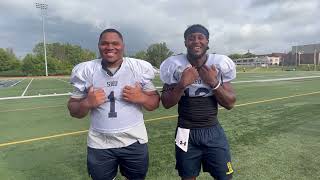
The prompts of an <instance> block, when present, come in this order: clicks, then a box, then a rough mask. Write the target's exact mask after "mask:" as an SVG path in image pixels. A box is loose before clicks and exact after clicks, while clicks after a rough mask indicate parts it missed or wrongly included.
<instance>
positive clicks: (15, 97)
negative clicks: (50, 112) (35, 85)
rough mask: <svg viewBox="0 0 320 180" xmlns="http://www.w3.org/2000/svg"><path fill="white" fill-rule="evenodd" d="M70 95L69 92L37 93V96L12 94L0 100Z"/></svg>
mask: <svg viewBox="0 0 320 180" xmlns="http://www.w3.org/2000/svg"><path fill="white" fill-rule="evenodd" d="M68 95H69V96H70V95H71V93H70V92H69V93H63V94H46V95H38V96H14V97H3V98H0V101H1V100H8V99H28V98H39V97H55V96H68Z"/></svg>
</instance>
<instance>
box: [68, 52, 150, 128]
mask: <svg viewBox="0 0 320 180" xmlns="http://www.w3.org/2000/svg"><path fill="white" fill-rule="evenodd" d="M153 78H154V69H153V67H152V66H151V64H150V63H148V62H146V61H143V60H138V59H133V58H124V60H123V63H122V65H121V67H120V68H119V70H118V71H117V72H116V73H115V74H114V75H113V76H110V75H108V74H107V72H106V71H105V70H104V69H103V68H102V65H101V59H95V60H92V61H88V62H83V63H80V64H78V65H77V66H75V67H74V69H73V71H72V75H71V80H70V81H71V84H72V85H73V86H74V87H75V92H74V94H73V95H72V96H71V97H73V98H81V97H85V96H86V94H87V90H88V89H89V87H90V86H93V88H94V89H103V90H104V92H105V94H106V98H107V102H106V103H104V104H102V105H100V106H99V107H98V108H95V109H92V110H91V113H90V116H91V125H90V128H91V129H93V130H94V131H97V132H101V133H118V132H125V131H128V130H129V129H130V128H132V127H135V126H137V125H138V124H141V123H143V113H142V107H141V106H140V105H137V104H134V103H130V102H127V101H125V100H124V99H123V97H122V91H123V88H124V87H125V86H126V85H129V86H135V83H136V82H138V83H140V85H141V86H142V88H143V89H144V90H145V88H148V87H150V83H151V84H152V79H153Z"/></svg>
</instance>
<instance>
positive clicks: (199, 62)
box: [187, 54, 208, 68]
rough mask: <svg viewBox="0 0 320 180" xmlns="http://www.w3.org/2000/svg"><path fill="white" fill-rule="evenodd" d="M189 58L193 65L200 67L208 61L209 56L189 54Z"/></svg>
mask: <svg viewBox="0 0 320 180" xmlns="http://www.w3.org/2000/svg"><path fill="white" fill-rule="evenodd" d="M187 59H188V61H189V62H190V64H191V65H192V66H194V67H197V68H199V67H201V66H203V65H204V64H205V63H206V62H207V59H208V56H207V54H204V55H203V56H201V57H192V56H190V55H189V54H188V55H187Z"/></svg>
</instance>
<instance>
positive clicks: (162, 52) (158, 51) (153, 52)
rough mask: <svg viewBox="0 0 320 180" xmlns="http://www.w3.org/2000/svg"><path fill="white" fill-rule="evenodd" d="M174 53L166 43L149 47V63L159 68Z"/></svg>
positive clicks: (147, 53)
mask: <svg viewBox="0 0 320 180" xmlns="http://www.w3.org/2000/svg"><path fill="white" fill-rule="evenodd" d="M172 54H173V52H172V51H171V50H170V49H169V48H168V47H167V45H166V43H165V42H163V43H156V44H152V45H150V46H149V47H148V49H147V52H146V55H147V59H146V60H147V61H149V62H150V63H151V64H152V65H153V66H155V67H159V66H160V64H161V62H162V61H163V60H165V59H166V58H168V57H169V56H171V55H172Z"/></svg>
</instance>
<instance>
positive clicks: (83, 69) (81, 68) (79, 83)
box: [70, 61, 95, 92]
mask: <svg viewBox="0 0 320 180" xmlns="http://www.w3.org/2000/svg"><path fill="white" fill-rule="evenodd" d="M94 65H95V62H94V61H87V62H83V63H80V64H78V65H76V66H75V67H74V68H73V70H72V74H71V78H70V83H71V84H72V85H73V86H74V87H75V88H76V89H78V90H79V91H81V92H84V91H85V90H86V89H87V88H89V87H90V86H91V85H92V72H93V71H94Z"/></svg>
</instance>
